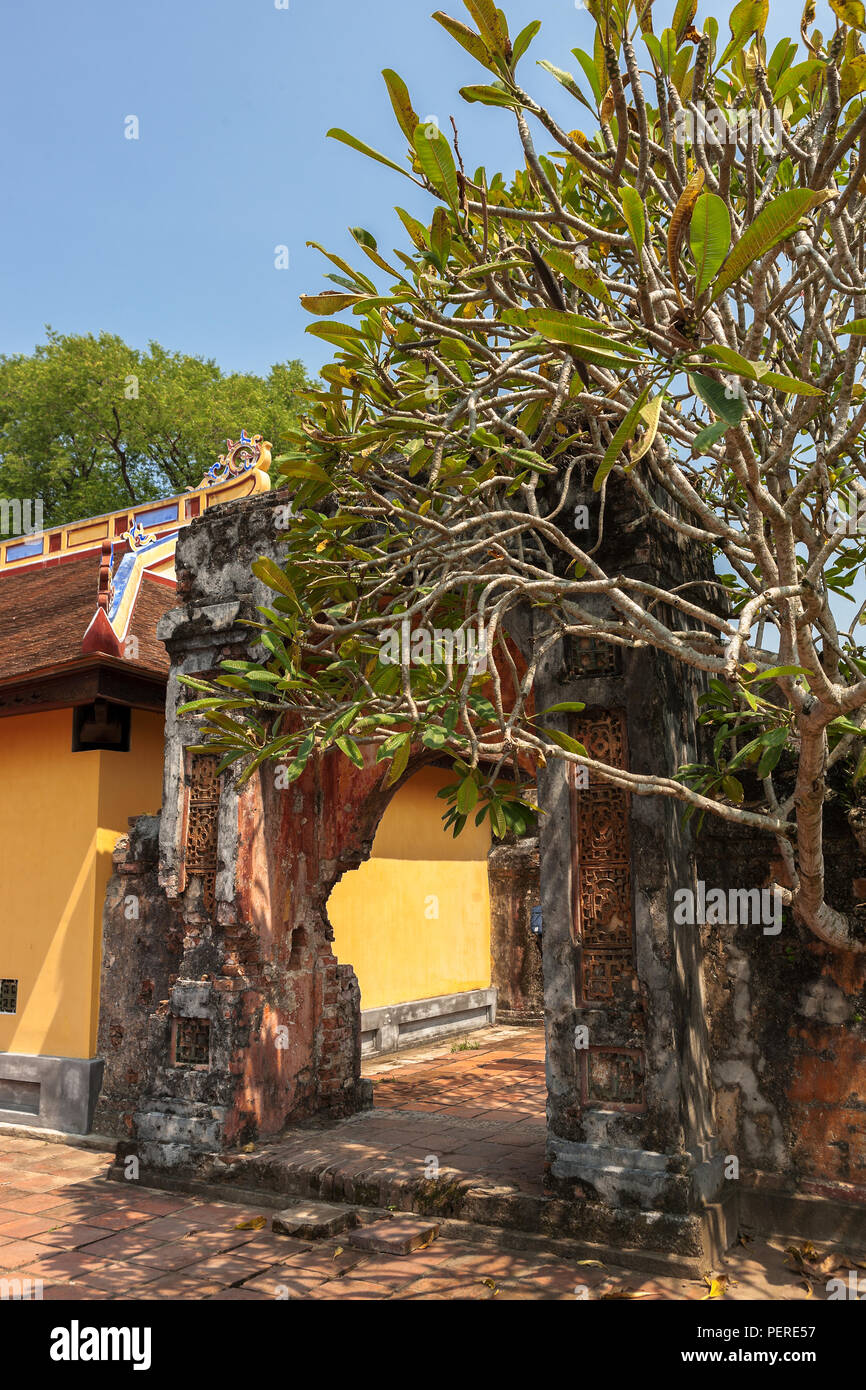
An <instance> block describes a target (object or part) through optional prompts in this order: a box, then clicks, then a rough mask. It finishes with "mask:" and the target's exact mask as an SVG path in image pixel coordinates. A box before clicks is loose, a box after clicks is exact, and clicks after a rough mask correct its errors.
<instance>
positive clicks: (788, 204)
mask: <svg viewBox="0 0 866 1390" xmlns="http://www.w3.org/2000/svg"><path fill="white" fill-rule="evenodd" d="M825 196H826V195H825V193H824V192H823V191H821V192H817V193H816V192H814V191H813V190H812V189H809V188H792V189H790V190H789V191H788V192H787V193H780V194H779V195H778V197H776V198H774V199H773V200H772V202H770V203H768V204H767V206H766V207H765V208H762V210H761V211H760V212H759V213H758V216H757V217H756V218H755V220H754V222H753V223H752V225H751V226H750V227H748V228H747V230H746V231H745V232H744V233H743V235H742V236H741V237H740V239H739V241H738V242H736V243H735V245H734V248H733V250H732V251H731V253H730V255H729V256H728V258H727V260H726V261H725V263H724V265H723V266H722V269H721V272H720V274H719V278H718V279H717V280H716V283H715V289H714V290H713V297H712V299H711V301H710V302H711V303H715V301H716V300H717V299H718V297H719V295H721V294H724V292H725V290H727V289H730V287H731V285H733V283H734V281H735V280H738V279H739V278H740V276H741V275H742V274H743V273H744V271H746V270H748V268H749V266H750V265H751V264H752V262H753V261H756V260H757V259H758V258H759V257H761V256H764V255H766V253H767V252H768V251H771V250H772V248H773V247H774V246H778V244H779V242H780V241H784V240H785V238H786V237H789V236H790V235H791V233H792V232H793V231H794V229H795V228H796V226H797V223H798V222H799V221H800V218H801V217H803V216H805V214H806V213H807V212H809V211H810V210H811V209H812V208H813V207H816V206H817V205H818V204H819V203H822V202H824V201H825Z"/></svg>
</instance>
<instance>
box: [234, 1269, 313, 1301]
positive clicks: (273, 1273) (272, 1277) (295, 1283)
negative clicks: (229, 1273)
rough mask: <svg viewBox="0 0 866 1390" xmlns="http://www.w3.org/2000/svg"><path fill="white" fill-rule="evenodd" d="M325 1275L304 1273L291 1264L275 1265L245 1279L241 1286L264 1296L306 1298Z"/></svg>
mask: <svg viewBox="0 0 866 1390" xmlns="http://www.w3.org/2000/svg"><path fill="white" fill-rule="evenodd" d="M326 1277H327V1276H326V1275H324V1274H319V1275H316V1274H308V1273H304V1272H303V1271H301V1270H296V1269H293V1268H292V1267H291V1265H276V1266H275V1267H274V1268H273V1269H266V1270H264V1271H263V1272H262V1273H261V1274H257V1275H255V1277H254V1278H252V1279H247V1280H245V1281H244V1283H243V1285H242V1286H241V1287H242V1288H244V1289H249V1290H250V1291H251V1292H254V1293H262V1294H264V1295H265V1297H266V1298H273V1299H292V1298H307V1297H309V1295H310V1290H311V1289H314V1288H317V1287H318V1286H319V1285H320V1284H323V1283H324V1282H325V1279H326Z"/></svg>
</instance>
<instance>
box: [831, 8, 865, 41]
mask: <svg viewBox="0 0 866 1390" xmlns="http://www.w3.org/2000/svg"><path fill="white" fill-rule="evenodd" d="M830 9H831V10H832V11H833V13H834V14H835V15H836V16H837V17H838V18H839V19H841V21H842V23H843V24H848V25H850V27H851V28H852V29H859V30H860V32H861V33H862V32H863V30H864V29H866V8H864V6H863V3H862V0H830Z"/></svg>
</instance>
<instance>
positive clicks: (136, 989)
mask: <svg viewBox="0 0 866 1390" xmlns="http://www.w3.org/2000/svg"><path fill="white" fill-rule="evenodd" d="M158 856H159V818H158V817H156V816H142V817H141V818H140V819H139V820H137V821H135V822H133V825H132V828H131V831H130V834H129V835H125V836H124V837H123V838H122V839H121V840H119V841H118V843H117V846H116V848H115V851H114V857H113V862H114V872H113V875H112V878H111V880H110V882H109V885H108V891H107V894H106V899H105V908H104V913H103V941H102V979H101V986H100V1005H101V1007H100V1014H99V1036H98V1039H97V1053H98V1055H99V1056H100V1057H102V1058H103V1059H104V1062H105V1071H104V1073H103V1081H102V1091H101V1094H100V1097H99V1101H98V1103H97V1108H96V1115H95V1118H94V1128H95V1129H96V1130H97V1132H98V1133H100V1134H109V1135H116V1136H117V1138H119V1139H128V1138H131V1136H132V1133H133V1115H134V1114H135V1111H136V1109H137V1108H138V1100H139V1097H140V1096H141V1095H142V1094H143V1092H144V1090H145V1089H146V1087H147V1085H148V1083H149V1079H150V1064H149V1062H148V1021H149V1019H150V1017H151V1015H152V1014H153V1013H159V1012H160V1011H163V1012H165V1011H167V1010H168V1002H169V994H170V991H171V987H172V985H173V984H174V981H175V978H176V975H177V970H178V967H179V965H180V959H181V951H182V933H181V931H180V923H179V922H178V918H177V914H176V913H175V912H173V911H172V909H171V907H170V905H169V903H168V901H167V900H166V898H165V895H164V894H163V892H162V890H161V889H160V886H159V880H158V877H157V868H158Z"/></svg>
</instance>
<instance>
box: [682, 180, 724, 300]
mask: <svg viewBox="0 0 866 1390" xmlns="http://www.w3.org/2000/svg"><path fill="white" fill-rule="evenodd" d="M689 245H690V246H691V250H692V256H693V257H694V261H695V267H696V272H697V276H696V280H695V297H696V298H697V296H698V295H701V294H703V292H704V290H705V289H706V288H707V287H708V285H709V284H710V281H711V280H712V279H713V278H714V277H715V275H716V274H717V272H718V270H719V268H720V266H721V264H722V262H723V261H724V259H725V256H726V255H727V254H728V250H729V248H730V245H731V217H730V213H729V212H728V209H727V207H726V205H725V203H724V202H723V200H722V199H721V198H719V197H717V196H716V194H715V193H702V194H701V196H700V197H699V198H698V201H697V202H696V203H695V207H694V211H693V213H692V220H691V225H690V227H689Z"/></svg>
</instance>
